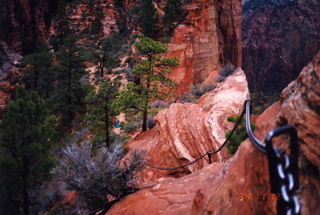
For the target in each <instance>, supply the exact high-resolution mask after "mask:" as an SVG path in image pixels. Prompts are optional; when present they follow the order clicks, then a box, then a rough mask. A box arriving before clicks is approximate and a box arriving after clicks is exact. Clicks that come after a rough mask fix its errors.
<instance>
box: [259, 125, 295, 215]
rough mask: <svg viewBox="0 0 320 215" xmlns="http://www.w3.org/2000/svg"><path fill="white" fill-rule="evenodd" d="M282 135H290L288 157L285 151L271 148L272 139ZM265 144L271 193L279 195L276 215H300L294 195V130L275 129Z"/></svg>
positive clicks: (286, 127) (290, 128) (288, 128)
mask: <svg viewBox="0 0 320 215" xmlns="http://www.w3.org/2000/svg"><path fill="white" fill-rule="evenodd" d="M284 133H289V134H290V139H291V144H290V155H287V154H286V152H285V150H283V149H278V148H276V147H273V146H272V138H273V137H275V136H278V135H280V134H284ZM265 142H266V152H267V157H268V165H269V175H270V183H271V192H272V193H280V194H281V196H280V199H279V201H278V202H277V212H278V215H300V209H301V207H300V203H299V199H298V197H297V195H296V190H297V189H298V188H299V178H298V177H299V175H298V162H297V157H298V141H297V136H296V130H295V129H294V128H293V127H291V126H289V125H287V126H283V127H280V128H277V129H275V130H272V131H270V132H269V133H268V135H267V137H266V140H265Z"/></svg>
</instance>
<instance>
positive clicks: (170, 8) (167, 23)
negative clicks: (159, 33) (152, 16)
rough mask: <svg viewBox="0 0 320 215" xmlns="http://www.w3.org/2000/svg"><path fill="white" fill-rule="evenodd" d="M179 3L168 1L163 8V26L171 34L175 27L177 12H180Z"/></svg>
mask: <svg viewBox="0 0 320 215" xmlns="http://www.w3.org/2000/svg"><path fill="white" fill-rule="evenodd" d="M180 6H181V2H180V1H179V0H168V1H167V3H166V6H165V7H164V8H163V10H164V12H165V15H164V17H163V26H164V27H165V28H168V30H169V32H170V33H172V31H173V29H174V28H175V27H177V23H176V22H177V17H178V14H177V12H178V11H179V10H180Z"/></svg>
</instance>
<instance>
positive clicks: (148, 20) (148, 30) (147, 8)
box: [139, 0, 159, 38]
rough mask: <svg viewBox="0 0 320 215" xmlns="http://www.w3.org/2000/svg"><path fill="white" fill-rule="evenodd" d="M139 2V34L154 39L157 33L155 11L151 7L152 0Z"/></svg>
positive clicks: (157, 18) (157, 19)
mask: <svg viewBox="0 0 320 215" xmlns="http://www.w3.org/2000/svg"><path fill="white" fill-rule="evenodd" d="M141 2H142V4H141V10H140V13H139V26H140V28H141V33H142V34H143V35H144V36H146V37H150V38H156V37H157V35H158V32H159V28H158V26H157V24H158V21H159V17H158V15H157V9H156V8H155V7H154V6H153V2H152V0H142V1H141Z"/></svg>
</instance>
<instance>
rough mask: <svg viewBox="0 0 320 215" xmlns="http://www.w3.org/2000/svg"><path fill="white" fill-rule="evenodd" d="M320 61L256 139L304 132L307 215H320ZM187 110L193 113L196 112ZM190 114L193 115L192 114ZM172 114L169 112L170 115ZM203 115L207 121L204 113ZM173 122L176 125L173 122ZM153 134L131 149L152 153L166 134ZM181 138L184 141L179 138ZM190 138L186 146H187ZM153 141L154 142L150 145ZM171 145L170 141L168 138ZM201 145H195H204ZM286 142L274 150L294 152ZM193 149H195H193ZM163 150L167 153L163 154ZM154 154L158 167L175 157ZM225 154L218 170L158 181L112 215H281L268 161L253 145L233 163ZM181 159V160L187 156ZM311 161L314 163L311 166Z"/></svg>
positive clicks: (270, 114) (271, 112)
mask: <svg viewBox="0 0 320 215" xmlns="http://www.w3.org/2000/svg"><path fill="white" fill-rule="evenodd" d="M319 59H320V52H319V54H318V55H317V57H316V58H315V59H314V61H313V62H312V63H310V64H309V65H308V66H307V67H305V68H304V70H303V71H302V72H301V74H300V76H299V78H298V79H297V80H296V81H294V82H292V83H291V84H290V85H289V86H288V87H287V88H286V89H285V90H284V91H283V93H282V97H281V101H280V102H277V103H275V104H273V105H272V106H271V107H269V108H268V109H267V110H266V111H265V112H264V113H263V114H261V115H260V116H259V117H258V118H257V119H256V126H257V129H256V130H255V135H256V136H257V138H258V139H260V140H263V139H264V138H265V137H266V135H267V132H268V131H269V130H271V129H274V128H276V127H278V126H279V125H282V124H285V123H289V124H291V125H292V126H294V127H295V128H296V129H297V130H298V136H299V143H300V148H301V154H303V155H301V156H300V158H299V172H300V189H299V191H298V197H299V200H300V203H301V214H303V215H311V214H319V209H320V208H319V204H318V203H319V193H320V180H319V178H320V174H319V159H318V158H319V154H320V151H319V147H318V143H317V142H318V140H319V132H317V129H318V128H319V121H320V119H319V113H320V111H319V99H318V96H319V89H320V85H319V82H320V75H319V73H320V60H319ZM227 82H228V81H227ZM212 93H213V92H210V93H208V94H207V95H204V97H203V98H201V100H202V101H201V100H200V103H201V102H204V100H206V99H208V100H207V101H211V104H214V103H215V100H214V99H209V98H210V96H208V95H210V94H212ZM222 93H223V92H221V95H222ZM225 95H227V94H225ZM221 102H222V101H221ZM186 107H188V108H190V110H193V109H192V107H191V106H186ZM172 108H173V109H174V108H176V107H172ZM180 110H181V109H180ZM211 110H214V108H213V109H211ZM181 111H182V110H181ZM184 111H186V112H187V113H190V112H189V111H188V110H184ZM169 112H170V111H169V110H168V111H167V113H169ZM163 113H164V112H163ZM163 113H162V114H163ZM179 114H180V116H181V115H183V114H182V113H179ZM197 114H199V112H197ZM160 115H161V113H160ZM199 115H200V116H201V113H200V114H199ZM171 116H172V115H171ZM158 119H159V117H158ZM181 119H183V118H181ZM167 120H169V122H170V119H167ZM180 122H181V123H185V124H186V125H185V126H183V125H180V127H181V128H183V129H185V128H186V127H188V125H189V124H191V125H193V128H194V130H195V131H196V130H198V131H199V126H197V125H195V124H194V122H190V121H186V120H181V121H180ZM204 122H205V121H203V123H204ZM161 124H162V125H161ZM165 124H168V122H165V121H163V122H160V121H158V127H159V130H160V128H161V127H164V125H165ZM204 124H205V123H204ZM177 130H178V128H177V127H174V128H172V129H171V132H172V133H176V134H179V132H177ZM149 132H151V134H150V137H149V138H148V137H147V135H146V133H145V135H146V136H141V138H142V139H143V140H142V139H141V140H139V141H132V142H131V143H130V144H129V145H130V146H134V145H135V144H134V142H136V143H138V142H140V143H141V144H140V147H141V145H142V144H146V145H145V146H146V147H148V149H147V151H148V150H149V149H150V150H152V146H150V144H156V143H157V138H159V137H160V138H162V137H161V136H162V135H164V133H162V134H161V135H159V134H157V135H155V133H152V132H154V131H149ZM182 132H184V131H182ZM188 134H192V135H190V136H188V138H189V139H190V138H191V137H192V136H193V137H198V136H196V133H193V132H188ZM188 134H186V135H188ZM166 135H170V134H166ZM207 135H208V138H207V139H206V141H209V139H210V136H212V133H210V132H208V134H207ZM177 136H178V137H179V135H177ZM188 138H186V139H185V141H184V142H187V139H188ZM150 139H151V142H149V141H148V140H150ZM166 139H170V137H167V136H166ZM197 139H198V138H196V140H197ZM199 139H201V138H199ZM196 140H195V141H193V142H194V143H196V144H199V143H198V142H196ZM286 140H287V139H286V138H279V139H275V142H274V145H275V146H277V147H279V148H284V149H286V148H287V147H288V146H287V144H284V141H286ZM211 144H213V143H211ZM161 145H165V144H164V143H162V144H161ZM173 147H174V146H173ZM201 147H202V145H197V147H196V148H198V150H200V149H201ZM190 148H195V147H189V148H188V149H190ZM160 150H161V148H159V151H160ZM166 150H167V151H168V150H169V149H168V148H167V149H166ZM148 152H149V151H148ZM149 154H150V155H151V156H152V157H153V158H152V159H151V158H149V160H148V161H149V162H153V163H154V164H157V165H162V164H163V163H162V162H164V160H165V159H163V157H164V156H169V153H166V154H159V153H158V154H157V153H156V151H155V150H153V151H152V153H149ZM221 154H222V155H221V157H222V159H221V160H219V159H215V162H214V163H212V164H208V163H207V162H206V163H204V164H203V165H204V166H203V168H202V169H199V168H194V170H196V169H198V170H197V171H190V172H192V173H191V174H189V175H187V176H183V177H180V178H176V179H174V178H172V177H169V176H167V177H166V178H164V177H163V178H158V179H156V180H155V184H154V185H153V186H152V187H151V188H147V189H142V190H140V191H138V192H136V193H135V194H132V195H129V196H127V197H125V198H124V199H122V200H121V201H120V202H119V203H117V204H115V205H114V206H113V207H112V208H111V209H110V210H109V211H108V213H107V214H239V215H240V214H268V215H269V214H270V215H274V214H276V204H277V199H278V198H279V194H273V193H271V191H270V181H269V173H268V164H267V157H266V155H264V154H263V153H261V152H260V151H258V150H257V149H256V148H255V147H254V146H253V145H252V144H251V142H250V141H249V140H246V141H244V142H243V143H242V144H241V146H240V147H239V149H238V151H237V153H236V154H235V155H234V156H232V157H230V158H227V157H223V152H222V153H221ZM178 156H180V157H181V153H180V154H178ZM183 157H187V156H183ZM308 160H309V161H311V162H309V163H308ZM163 176H164V175H163Z"/></svg>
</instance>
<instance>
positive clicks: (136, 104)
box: [119, 37, 180, 131]
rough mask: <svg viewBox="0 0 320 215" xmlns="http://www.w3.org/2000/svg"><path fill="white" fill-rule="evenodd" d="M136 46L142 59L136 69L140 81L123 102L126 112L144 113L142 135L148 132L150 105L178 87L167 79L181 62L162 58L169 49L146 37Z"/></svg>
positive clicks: (124, 93) (125, 93) (123, 96)
mask: <svg viewBox="0 0 320 215" xmlns="http://www.w3.org/2000/svg"><path fill="white" fill-rule="evenodd" d="M135 46H136V48H137V49H138V51H139V52H140V55H141V58H140V60H139V61H138V63H137V64H136V65H135V66H134V68H133V72H134V75H135V76H136V77H137V80H136V82H131V83H129V84H127V85H126V89H125V90H124V91H122V93H121V95H120V98H119V102H120V103H121V104H122V106H123V110H125V111H128V110H129V111H132V110H133V111H137V112H141V113H142V115H143V122H142V131H146V130H147V119H148V109H149V103H151V102H152V101H154V100H157V99H160V100H163V99H164V98H165V97H167V96H169V95H170V90H171V89H172V88H173V87H175V86H176V85H177V83H176V82H175V81H173V80H172V79H170V78H168V76H167V75H168V74H170V73H172V72H173V71H172V70H171V67H175V66H178V65H179V64H180V62H179V59H178V58H177V57H174V58H163V57H162V54H164V53H166V52H167V47H166V46H165V45H164V44H162V43H160V42H157V41H154V40H152V39H150V38H148V37H142V38H141V39H140V41H138V42H136V43H135Z"/></svg>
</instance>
